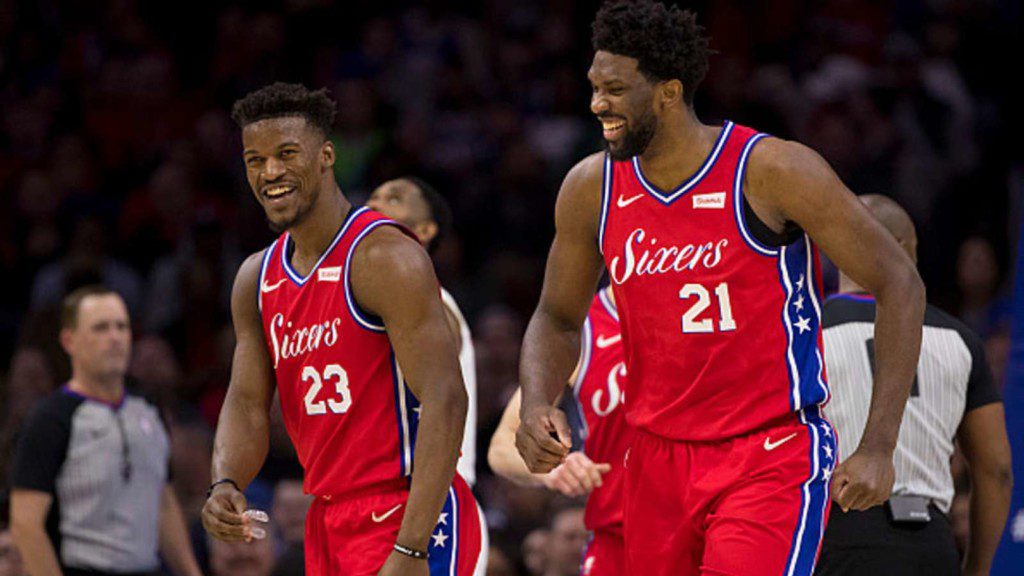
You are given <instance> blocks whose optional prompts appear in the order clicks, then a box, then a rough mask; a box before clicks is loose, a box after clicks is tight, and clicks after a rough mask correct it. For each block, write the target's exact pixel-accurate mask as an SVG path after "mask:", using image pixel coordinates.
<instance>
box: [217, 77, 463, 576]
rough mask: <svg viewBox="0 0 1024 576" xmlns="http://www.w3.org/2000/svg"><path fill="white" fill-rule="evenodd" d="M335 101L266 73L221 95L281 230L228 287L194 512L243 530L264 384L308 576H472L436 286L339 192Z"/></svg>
mask: <svg viewBox="0 0 1024 576" xmlns="http://www.w3.org/2000/svg"><path fill="white" fill-rule="evenodd" d="M334 112H335V104H334V102H333V101H332V100H331V99H330V98H329V97H328V96H327V94H326V91H324V90H320V91H316V92H310V91H308V90H307V89H306V88H305V87H303V86H300V85H295V84H280V83H279V84H274V85H271V86H268V87H265V88H262V89H260V90H257V91H256V92H253V93H251V94H249V95H247V96H246V97H245V98H243V99H242V100H239V101H238V102H237V103H236V104H235V106H234V110H233V114H232V115H233V117H234V118H235V120H236V121H237V122H238V123H239V125H240V126H241V127H242V143H243V145H244V152H243V156H244V161H245V166H246V172H247V176H248V179H249V184H250V186H251V187H252V189H253V192H254V193H255V195H256V199H257V201H258V202H259V203H260V205H261V206H262V207H263V209H264V210H265V212H266V216H267V219H268V220H269V221H270V224H271V227H272V228H273V229H274V230H276V231H279V232H283V233H282V234H281V236H280V237H279V238H278V239H277V240H276V241H275V242H274V243H273V244H271V245H270V247H269V248H267V249H266V250H264V251H263V252H260V253H257V254H254V255H253V256H251V257H250V258H249V259H248V260H246V262H245V263H244V264H243V265H242V267H241V269H240V270H239V272H238V277H237V278H236V281H235V288H234V292H233V294H232V302H231V307H232V316H233V319H234V326H235V334H236V338H237V344H236V347H235V358H234V362H233V366H232V375H231V384H230V387H229V389H228V394H227V398H226V399H225V402H224V407H223V409H222V411H221V415H220V422H219V424H218V426H217V437H216V441H215V447H214V456H213V477H214V478H215V479H216V482H215V483H214V484H213V486H212V487H211V492H210V496H209V497H208V499H207V501H206V505H205V507H204V509H203V523H204V525H205V527H206V529H207V531H209V532H210V534H212V535H213V536H214V537H216V538H220V539H223V540H231V541H238V540H246V539H249V538H251V537H252V536H253V531H252V527H251V526H250V525H249V519H248V517H247V516H246V515H245V514H244V512H245V509H246V502H245V497H244V496H243V495H242V492H241V489H243V488H244V487H245V486H246V485H247V484H248V483H249V482H250V481H252V479H253V477H254V476H255V475H256V473H257V472H258V471H259V469H260V466H261V465H262V463H263V460H264V458H265V457H266V453H267V444H268V410H269V407H270V402H271V398H272V396H273V393H274V386H275V384H276V386H277V392H278V394H279V395H280V399H281V410H282V413H283V416H284V424H285V427H286V428H287V430H288V433H289V436H290V437H291V439H292V442H293V443H294V444H295V448H296V452H297V453H298V457H299V461H300V463H301V464H302V466H303V469H304V470H305V478H304V489H305V491H306V492H307V493H309V494H312V495H314V496H315V497H316V499H315V500H314V503H313V505H312V506H311V507H310V510H309V512H308V514H307V519H306V539H305V559H306V571H307V574H314V575H323V576H328V575H336V574H346V575H348V574H352V575H370V574H382V575H384V574H387V575H402V576H405V575H421V576H426V575H428V574H433V575H439V574H474V573H482V569H483V568H482V562H480V559H479V555H480V545H481V538H482V536H481V529H482V523H481V515H480V513H479V508H478V507H477V505H476V503H475V501H474V500H473V497H472V494H471V493H470V491H469V488H468V486H467V485H466V484H465V482H463V481H462V480H461V479H460V478H459V477H458V476H456V475H454V472H455V462H456V459H457V458H458V449H459V443H460V441H461V439H462V426H463V422H464V419H465V414H466V393H465V390H464V389H463V384H462V380H461V377H460V370H459V364H458V353H457V351H456V348H455V341H454V337H453V334H452V333H451V331H450V329H449V328H448V325H447V321H446V320H445V315H444V314H445V313H444V309H443V308H442V305H441V299H440V294H439V290H438V284H437V279H436V278H435V276H434V272H433V268H432V265H431V262H430V259H429V258H428V256H427V254H426V252H424V250H423V249H422V247H421V246H420V244H419V243H418V242H417V241H416V239H415V238H414V237H412V235H411V233H410V232H408V231H407V230H405V229H404V228H401V227H399V226H398V225H397V224H396V223H395V222H393V221H391V220H388V219H386V218H384V217H383V216H380V215H379V214H376V213H374V212H373V211H371V210H369V209H368V208H360V209H356V208H354V207H353V206H352V205H351V204H350V203H349V202H348V200H346V199H345V197H344V196H343V195H342V193H341V191H340V190H339V189H338V185H337V183H336V182H335V181H334V176H333V164H334V148H333V146H332V144H331V143H330V141H328V140H327V133H328V131H329V130H330V126H331V123H332V121H333V118H334ZM453 477H454V480H453Z"/></svg>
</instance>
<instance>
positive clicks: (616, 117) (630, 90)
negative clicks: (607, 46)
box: [587, 50, 658, 161]
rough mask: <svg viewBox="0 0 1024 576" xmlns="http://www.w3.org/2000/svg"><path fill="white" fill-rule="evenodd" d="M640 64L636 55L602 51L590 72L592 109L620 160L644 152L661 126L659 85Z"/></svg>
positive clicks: (608, 142) (611, 148) (613, 157)
mask: <svg viewBox="0 0 1024 576" xmlns="http://www.w3.org/2000/svg"><path fill="white" fill-rule="evenodd" d="M637 64H638V62H637V59H636V58H630V57H629V56H620V55H618V54H612V53H611V52H605V51H603V50H599V51H598V52H597V53H596V54H594V61H593V63H592V64H591V66H590V71H589V72H587V78H588V79H589V80H590V85H591V87H592V89H593V94H592V96H591V97H590V110H591V111H592V112H593V113H594V115H596V116H597V119H598V120H599V121H600V122H601V126H602V127H603V128H604V132H603V135H604V140H605V145H606V146H607V148H608V151H609V152H610V153H611V156H612V159H613V160H616V161H621V160H628V159H629V158H632V157H633V156H637V155H639V154H642V153H643V152H644V150H646V149H647V145H648V144H650V143H651V139H653V138H654V133H655V131H656V129H657V126H658V119H657V116H656V115H655V112H654V89H655V84H654V83H652V82H651V81H650V80H648V79H647V78H646V77H645V76H644V75H643V73H641V72H640V70H639V69H638V68H637Z"/></svg>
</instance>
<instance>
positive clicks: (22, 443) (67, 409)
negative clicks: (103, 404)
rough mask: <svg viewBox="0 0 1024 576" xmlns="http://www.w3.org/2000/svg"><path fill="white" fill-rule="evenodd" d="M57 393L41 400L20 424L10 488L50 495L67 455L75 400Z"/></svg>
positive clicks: (76, 403) (77, 403)
mask: <svg viewBox="0 0 1024 576" xmlns="http://www.w3.org/2000/svg"><path fill="white" fill-rule="evenodd" d="M61 396H62V395H61V394H60V393H58V395H56V396H52V397H50V398H48V399H47V400H45V401H44V402H43V404H41V405H40V406H39V407H38V408H37V409H36V410H35V412H34V413H33V414H32V416H31V417H30V418H29V420H28V422H27V424H25V425H24V427H23V428H22V431H21V435H20V437H19V438H18V446H17V449H16V450H15V453H14V462H13V464H12V466H11V486H12V488H22V489H26V490H38V491H40V492H47V493H49V494H53V493H54V492H55V489H56V488H55V487H56V480H57V474H58V473H59V472H60V468H61V466H63V465H64V459H65V457H66V456H67V449H68V442H69V440H70V438H71V415H72V414H73V413H74V410H75V408H76V407H77V406H78V405H79V402H78V401H77V400H76V399H75V398H73V397H70V396H64V397H61Z"/></svg>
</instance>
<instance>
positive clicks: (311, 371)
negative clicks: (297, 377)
mask: <svg viewBox="0 0 1024 576" xmlns="http://www.w3.org/2000/svg"><path fill="white" fill-rule="evenodd" d="M332 378H335V379H336V382H335V383H334V391H335V393H336V394H337V395H338V396H339V397H340V398H341V399H340V400H339V399H336V398H328V399H327V400H326V401H324V400H317V399H316V397H317V394H319V393H320V389H321V388H323V387H324V380H327V381H328V382H330V380H331V379H332ZM302 381H303V382H308V383H309V389H308V390H307V391H306V398H305V401H306V414H309V415H310V416H317V415H320V414H327V409H328V408H330V410H331V412H333V413H335V414H344V413H345V412H348V409H349V408H350V407H351V406H352V393H351V392H350V391H349V389H348V374H347V373H346V372H345V369H344V368H342V367H341V366H339V365H337V364H328V365H327V366H326V367H325V368H324V376H323V379H321V378H320V372H318V371H317V369H316V368H314V367H312V366H306V367H304V368H303V369H302Z"/></svg>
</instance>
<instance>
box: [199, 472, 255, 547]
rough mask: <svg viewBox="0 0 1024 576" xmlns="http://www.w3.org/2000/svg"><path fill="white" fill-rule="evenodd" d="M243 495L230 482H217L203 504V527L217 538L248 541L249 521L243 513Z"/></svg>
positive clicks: (244, 503)
mask: <svg viewBox="0 0 1024 576" xmlns="http://www.w3.org/2000/svg"><path fill="white" fill-rule="evenodd" d="M245 506H246V502H245V495H244V494H242V493H241V492H239V491H238V490H237V489H235V487H234V486H231V485H230V484H218V485H217V486H214V487H213V492H212V493H210V497H209V498H207V499H206V504H204V505H203V514H202V517H203V528H206V531H207V532H208V533H209V534H210V536H213V537H214V538H216V539H218V540H224V541H225V542H249V541H251V540H252V538H253V535H252V529H251V521H250V519H249V517H248V516H246V515H245Z"/></svg>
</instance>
